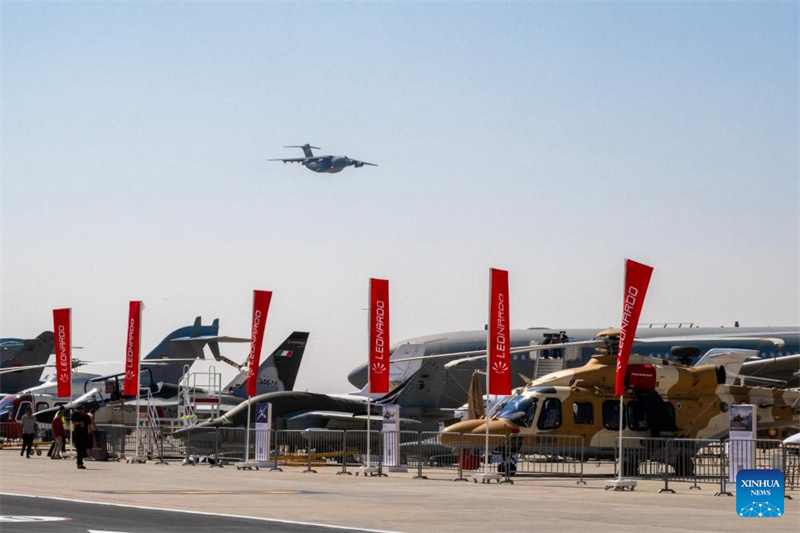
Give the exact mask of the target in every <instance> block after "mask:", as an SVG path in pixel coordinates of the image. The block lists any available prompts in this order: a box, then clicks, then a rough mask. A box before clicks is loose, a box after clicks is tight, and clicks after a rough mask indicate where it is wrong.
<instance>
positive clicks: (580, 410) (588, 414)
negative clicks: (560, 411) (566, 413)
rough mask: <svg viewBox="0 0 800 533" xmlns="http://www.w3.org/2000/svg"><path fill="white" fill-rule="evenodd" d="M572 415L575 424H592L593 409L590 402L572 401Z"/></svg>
mask: <svg viewBox="0 0 800 533" xmlns="http://www.w3.org/2000/svg"><path fill="white" fill-rule="evenodd" d="M572 416H573V419H574V421H575V423H576V424H588V425H592V424H594V409H593V408H592V404H591V403H590V402H575V403H573V404H572Z"/></svg>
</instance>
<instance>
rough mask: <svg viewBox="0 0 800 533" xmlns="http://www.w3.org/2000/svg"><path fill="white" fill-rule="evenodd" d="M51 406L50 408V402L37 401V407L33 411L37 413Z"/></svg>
mask: <svg viewBox="0 0 800 533" xmlns="http://www.w3.org/2000/svg"><path fill="white" fill-rule="evenodd" d="M49 408H50V404H49V403H47V402H36V409H34V411H33V412H34V413H37V412H39V411H43V410H45V409H49Z"/></svg>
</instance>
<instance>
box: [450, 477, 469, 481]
mask: <svg viewBox="0 0 800 533" xmlns="http://www.w3.org/2000/svg"><path fill="white" fill-rule="evenodd" d="M453 481H469V480H468V479H467V478H465V477H457V478H455V479H454V480H453Z"/></svg>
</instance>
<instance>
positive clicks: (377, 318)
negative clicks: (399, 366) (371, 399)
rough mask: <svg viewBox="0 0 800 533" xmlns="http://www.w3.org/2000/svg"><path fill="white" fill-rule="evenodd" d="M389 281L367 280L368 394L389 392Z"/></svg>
mask: <svg viewBox="0 0 800 533" xmlns="http://www.w3.org/2000/svg"><path fill="white" fill-rule="evenodd" d="M389 355H390V354H389V280H387V279H375V278H370V280H369V392H371V393H372V392H374V393H381V394H386V393H388V392H389Z"/></svg>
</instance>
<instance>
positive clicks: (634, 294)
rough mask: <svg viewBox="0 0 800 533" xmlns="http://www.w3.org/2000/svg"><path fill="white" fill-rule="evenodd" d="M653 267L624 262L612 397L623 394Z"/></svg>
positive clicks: (630, 261)
mask: <svg viewBox="0 0 800 533" xmlns="http://www.w3.org/2000/svg"><path fill="white" fill-rule="evenodd" d="M652 275H653V267H649V266H647V265H643V264H641V263H637V262H636V261H632V260H630V259H627V260H626V261H625V297H624V299H623V303H622V325H621V326H620V328H619V355H618V356H617V379H616V386H615V388H614V396H622V395H623V394H625V372H626V370H627V368H628V358H629V357H630V355H631V344H632V343H633V338H634V336H635V335H636V327H637V326H638V325H639V315H640V314H642V307H643V306H644V297H645V295H646V294H647V286H648V285H650V276H652Z"/></svg>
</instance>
